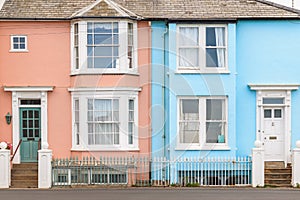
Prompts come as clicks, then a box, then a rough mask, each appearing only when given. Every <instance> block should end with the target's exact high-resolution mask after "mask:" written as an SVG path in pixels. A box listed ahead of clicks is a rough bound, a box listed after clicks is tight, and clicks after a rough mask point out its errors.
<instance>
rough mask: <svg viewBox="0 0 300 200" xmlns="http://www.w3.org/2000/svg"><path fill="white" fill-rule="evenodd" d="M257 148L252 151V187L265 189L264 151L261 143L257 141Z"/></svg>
mask: <svg viewBox="0 0 300 200" xmlns="http://www.w3.org/2000/svg"><path fill="white" fill-rule="evenodd" d="M254 145H255V148H253V149H252V187H257V186H259V187H263V186H264V184H265V177H264V176H265V174H264V168H265V162H264V149H263V148H262V143H261V141H258V140H257V141H255V143H254Z"/></svg>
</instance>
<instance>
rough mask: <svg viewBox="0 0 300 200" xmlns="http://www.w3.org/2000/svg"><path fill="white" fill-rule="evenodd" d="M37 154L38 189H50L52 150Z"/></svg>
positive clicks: (44, 150) (40, 151)
mask: <svg viewBox="0 0 300 200" xmlns="http://www.w3.org/2000/svg"><path fill="white" fill-rule="evenodd" d="M38 153H39V166H38V167H39V170H38V172H39V174H38V177H39V178H38V180H39V182H38V186H39V188H51V174H52V173H51V170H52V167H51V161H52V150H49V149H42V150H39V151H38Z"/></svg>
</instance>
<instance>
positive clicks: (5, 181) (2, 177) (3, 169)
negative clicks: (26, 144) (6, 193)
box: [0, 147, 10, 188]
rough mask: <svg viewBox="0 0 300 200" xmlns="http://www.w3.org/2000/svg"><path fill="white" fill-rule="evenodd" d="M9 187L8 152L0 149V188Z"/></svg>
mask: <svg viewBox="0 0 300 200" xmlns="http://www.w3.org/2000/svg"><path fill="white" fill-rule="evenodd" d="M9 185H10V150H6V149H1V147H0V188H9Z"/></svg>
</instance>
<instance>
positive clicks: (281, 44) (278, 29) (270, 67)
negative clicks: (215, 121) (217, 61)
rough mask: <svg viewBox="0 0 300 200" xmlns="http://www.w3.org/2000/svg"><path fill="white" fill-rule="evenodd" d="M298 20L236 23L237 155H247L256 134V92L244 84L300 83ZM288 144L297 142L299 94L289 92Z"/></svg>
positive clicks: (299, 127)
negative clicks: (289, 133)
mask: <svg viewBox="0 0 300 200" xmlns="http://www.w3.org/2000/svg"><path fill="white" fill-rule="evenodd" d="M299 34H300V21H299V20H281V21H276V20H268V21H266V20H240V21H238V23H237V38H236V41H237V50H236V52H237V55H236V57H237V72H238V73H237V83H236V91H237V101H236V103H237V104H236V105H237V106H236V109H237V112H236V113H237V114H236V119H237V123H236V125H237V129H236V133H237V149H238V150H237V155H250V154H251V149H252V148H253V147H254V141H255V134H256V91H251V90H250V88H249V86H248V84H249V83H256V84H295V83H296V84H299V83H300V79H299V77H300V70H299V66H300V56H299V46H300V37H299ZM291 104H292V105H291V110H292V111H291V138H292V141H291V145H292V148H293V147H295V142H296V140H299V139H300V132H299V130H300V124H299V120H300V115H299V113H300V106H299V105H300V91H299V90H297V91H292V102H291Z"/></svg>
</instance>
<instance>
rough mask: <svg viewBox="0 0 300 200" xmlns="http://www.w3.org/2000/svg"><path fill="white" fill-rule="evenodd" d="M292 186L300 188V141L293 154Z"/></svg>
mask: <svg viewBox="0 0 300 200" xmlns="http://www.w3.org/2000/svg"><path fill="white" fill-rule="evenodd" d="M292 185H293V186H294V187H299V186H300V140H298V141H297V142H296V148H295V149H294V150H293V153H292Z"/></svg>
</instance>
